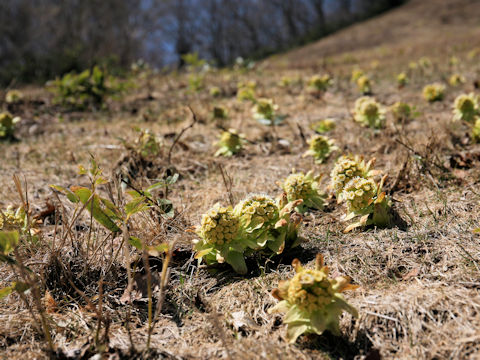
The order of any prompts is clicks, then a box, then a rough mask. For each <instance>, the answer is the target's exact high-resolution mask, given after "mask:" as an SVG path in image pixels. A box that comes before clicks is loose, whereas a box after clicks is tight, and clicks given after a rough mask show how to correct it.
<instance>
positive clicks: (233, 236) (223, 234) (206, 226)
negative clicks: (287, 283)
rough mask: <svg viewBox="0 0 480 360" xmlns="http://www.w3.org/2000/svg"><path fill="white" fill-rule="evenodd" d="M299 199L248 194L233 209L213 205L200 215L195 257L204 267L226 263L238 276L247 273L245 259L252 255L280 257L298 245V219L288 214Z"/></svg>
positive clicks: (299, 238) (299, 219)
mask: <svg viewBox="0 0 480 360" xmlns="http://www.w3.org/2000/svg"><path fill="white" fill-rule="evenodd" d="M301 202H302V200H297V201H293V202H287V201H286V200H285V201H284V199H283V198H279V199H278V200H276V201H275V200H273V199H272V198H270V197H269V196H267V195H262V194H251V195H249V196H248V197H247V198H246V199H244V200H242V201H241V202H240V203H238V204H237V205H236V206H235V208H233V209H232V208H231V207H227V208H225V207H221V206H220V205H218V204H217V205H215V206H214V207H213V208H212V209H210V210H209V211H208V212H207V213H206V214H204V215H203V217H202V221H201V225H200V226H198V227H197V229H196V233H197V235H198V236H199V237H200V239H197V240H195V241H194V243H195V246H194V248H195V250H196V251H197V254H196V256H195V257H196V258H197V259H203V260H204V261H205V262H206V263H207V264H215V263H227V264H229V265H231V266H232V268H233V269H234V271H236V272H237V273H239V274H245V273H246V272H247V266H246V263H245V257H247V256H250V255H252V254H253V253H255V252H259V253H261V254H266V255H273V254H281V253H282V252H283V251H284V249H285V248H291V247H294V246H296V245H298V244H299V242H300V241H301V237H300V236H299V235H298V228H299V225H300V222H301V218H300V217H296V216H294V215H291V213H292V211H293V209H294V208H295V207H296V206H297V205H299V204H300V203H301Z"/></svg>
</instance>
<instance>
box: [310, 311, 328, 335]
mask: <svg viewBox="0 0 480 360" xmlns="http://www.w3.org/2000/svg"><path fill="white" fill-rule="evenodd" d="M326 320H327V319H325V317H324V316H323V314H322V312H321V311H314V312H313V313H312V316H311V318H310V323H311V325H312V329H313V330H314V331H315V333H317V334H318V335H322V333H323V332H324V331H325V329H326V328H327V321H326Z"/></svg>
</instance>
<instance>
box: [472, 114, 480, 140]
mask: <svg viewBox="0 0 480 360" xmlns="http://www.w3.org/2000/svg"><path fill="white" fill-rule="evenodd" d="M471 137H472V140H473V141H474V142H476V143H479V142H480V117H477V119H476V120H475V124H474V125H473V127H472V132H471Z"/></svg>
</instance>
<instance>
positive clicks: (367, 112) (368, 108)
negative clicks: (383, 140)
mask: <svg viewBox="0 0 480 360" xmlns="http://www.w3.org/2000/svg"><path fill="white" fill-rule="evenodd" d="M385 113H386V110H385V108H384V107H383V106H382V105H380V104H379V103H378V102H377V101H375V99H374V98H372V97H369V96H362V97H361V98H358V99H357V100H356V101H355V108H354V110H353V118H354V120H355V121H357V122H359V123H360V124H362V125H363V126H366V127H371V128H374V129H380V128H382V127H383V126H384V125H385Z"/></svg>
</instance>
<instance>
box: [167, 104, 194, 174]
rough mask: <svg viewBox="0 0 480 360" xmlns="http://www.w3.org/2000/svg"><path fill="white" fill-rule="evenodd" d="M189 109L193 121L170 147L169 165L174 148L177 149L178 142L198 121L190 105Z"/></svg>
mask: <svg viewBox="0 0 480 360" xmlns="http://www.w3.org/2000/svg"><path fill="white" fill-rule="evenodd" d="M188 108H189V109H190V112H191V113H192V116H193V121H192V122H191V123H190V124H189V125H188V126H187V127H185V128H183V129H182V130H181V131H180V132H179V134H178V135H177V137H176V138H175V140H173V143H172V146H170V149H169V150H168V157H167V163H168V165H170V164H171V160H172V151H173V148H174V147H175V145H177V143H178V141H179V140H180V138H181V137H182V136H183V134H185V132H186V131H187V130H188V129H191V128H192V127H193V126H194V125H195V124H196V123H197V121H198V118H197V115H196V114H195V112H194V111H193V109H192V108H191V106H190V105H188Z"/></svg>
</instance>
